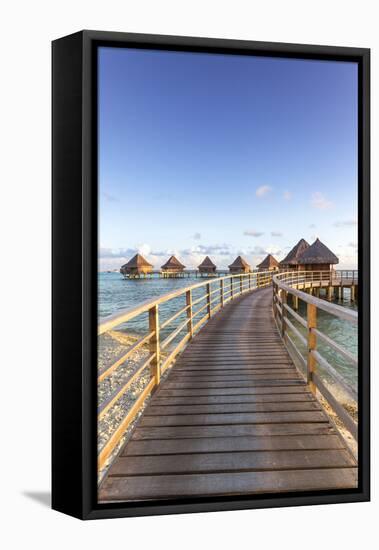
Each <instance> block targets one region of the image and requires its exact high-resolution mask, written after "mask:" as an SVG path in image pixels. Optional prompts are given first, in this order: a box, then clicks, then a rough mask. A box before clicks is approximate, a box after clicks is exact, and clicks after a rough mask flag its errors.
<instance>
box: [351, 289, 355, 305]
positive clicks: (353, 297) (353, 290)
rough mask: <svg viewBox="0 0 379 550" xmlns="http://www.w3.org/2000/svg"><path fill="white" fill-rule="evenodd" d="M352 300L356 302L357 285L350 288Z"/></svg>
mask: <svg viewBox="0 0 379 550" xmlns="http://www.w3.org/2000/svg"><path fill="white" fill-rule="evenodd" d="M350 300H351V301H352V302H355V285H351V287H350Z"/></svg>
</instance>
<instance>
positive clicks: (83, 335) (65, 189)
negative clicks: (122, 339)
mask: <svg viewBox="0 0 379 550" xmlns="http://www.w3.org/2000/svg"><path fill="white" fill-rule="evenodd" d="M101 45H102V46H104V45H108V46H113V47H133V48H147V49H163V50H180V51H196V52H208V53H209V52H217V53H226V54H230V55H234V54H239V55H261V56H275V57H289V58H303V59H323V60H340V61H355V62H357V63H358V80H359V94H358V97H359V125H358V128H359V150H358V173H359V201H358V208H359V228H358V237H359V257H358V265H359V272H360V285H359V303H360V307H359V329H358V342H359V369H360V370H359V380H360V382H359V418H360V422H359V465H360V466H359V486H358V488H357V489H356V490H339V491H323V492H322V493H320V492H318V493H315V492H313V493H312V492H309V493H301V494H300V493H296V494H295V493H293V494H280V495H279V494H278V495H262V496H259V497H255V496H254V497H252V496H246V497H245V496H238V497H222V498H217V499H215V498H212V499H209V498H208V499H199V498H196V499H177V500H174V501H164V502H162V501H157V502H155V501H149V502H140V503H134V504H132V505H128V504H127V503H123V504H107V505H105V504H102V505H100V504H98V503H97V483H96V481H97V467H96V456H97V453H96V448H97V433H96V376H95V372H96V369H95V367H94V365H95V364H96V354H97V348H96V334H97V330H96V328H97V307H96V306H97V302H96V300H97V280H96V277H97V157H96V150H97V149H96V148H97V122H96V121H97V89H96V71H97V64H96V50H97V48H98V47H99V46H101ZM52 61H53V66H52V93H53V112H52V114H53V124H52V137H53V145H52V156H53V169H52V180H53V199H52V210H53V226H52V230H53V266H52V277H53V295H52V298H53V312H52V316H53V319H52V320H53V331H52V338H53V355H52V375H53V383H52V440H53V443H52V507H53V508H54V509H55V510H58V511H61V512H64V513H66V514H69V515H72V516H75V517H77V518H81V519H97V518H115V517H123V516H144V515H155V514H176V513H192V512H205V511H218V510H242V509H253V508H267V507H281V506H300V505H310V504H328V503H342V502H359V501H367V500H369V499H370V50H369V49H363V48H347V47H336V46H314V45H300V44H283V43H268V42H254V41H241V40H223V39H222V40H219V39H208V38H193V37H191V38H189V37H180V36H158V35H145V34H130V33H117V32H102V31H81V32H78V33H76V34H72V35H70V36H66V37H63V38H61V39H58V40H55V41H54V42H53V44H52Z"/></svg>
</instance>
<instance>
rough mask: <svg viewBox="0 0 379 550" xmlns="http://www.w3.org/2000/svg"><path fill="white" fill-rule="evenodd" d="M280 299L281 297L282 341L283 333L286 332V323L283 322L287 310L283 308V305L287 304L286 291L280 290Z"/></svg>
mask: <svg viewBox="0 0 379 550" xmlns="http://www.w3.org/2000/svg"><path fill="white" fill-rule="evenodd" d="M281 297H282V330H281V334H282V338H283V339H284V336H285V332H286V322H285V319H284V318H285V317H287V310H286V308H285V305H286V304H287V291H286V290H282V293H281Z"/></svg>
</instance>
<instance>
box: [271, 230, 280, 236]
mask: <svg viewBox="0 0 379 550" xmlns="http://www.w3.org/2000/svg"><path fill="white" fill-rule="evenodd" d="M271 237H283V233H281V232H280V231H271Z"/></svg>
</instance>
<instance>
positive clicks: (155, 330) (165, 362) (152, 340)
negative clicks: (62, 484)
mask: <svg viewBox="0 0 379 550" xmlns="http://www.w3.org/2000/svg"><path fill="white" fill-rule="evenodd" d="M272 277H273V273H272V272H270V271H265V272H260V273H259V272H251V273H243V274H240V275H229V276H226V277H221V278H217V279H211V280H207V281H205V282H202V283H198V284H195V285H191V286H189V287H186V288H182V289H179V290H176V291H174V292H170V293H168V294H165V295H163V296H160V297H159V298H156V299H154V300H150V301H148V302H144V303H142V304H140V305H139V306H137V307H133V308H130V309H127V310H124V311H122V312H121V313H117V314H115V315H113V316H110V317H107V318H106V319H103V320H101V321H100V324H99V326H98V337H99V338H100V337H101V335H103V334H105V333H107V332H109V331H111V330H114V329H117V327H120V325H125V323H128V322H130V321H134V320H135V319H137V318H139V317H140V316H143V315H145V316H146V315H147V316H148V322H147V323H146V324H147V326H146V330H145V333H144V334H143V335H142V336H141V337H140V338H139V339H138V341H137V342H135V343H134V344H133V345H132V346H130V347H129V348H128V349H126V350H125V352H124V353H123V354H122V355H121V356H120V357H119V358H118V359H117V360H116V361H113V362H111V364H110V365H107V366H105V367H104V368H103V369H102V370H101V371H100V372H99V373H98V383H99V384H100V383H102V382H103V381H104V380H105V379H106V378H108V377H109V376H111V375H113V374H116V373H117V369H118V368H119V367H120V366H121V365H123V364H124V363H125V361H127V360H128V359H131V358H132V357H133V354H134V353H135V352H136V351H137V350H141V348H142V349H143V346H145V348H146V347H148V353H147V354H146V355H147V356H146V357H144V359H143V360H142V362H141V364H140V365H138V366H137V367H136V370H135V371H134V372H133V374H132V375H131V376H130V377H129V378H128V379H127V380H126V381H125V382H123V383H122V384H121V385H120V386H119V387H117V388H116V389H115V390H114V391H113V392H112V394H111V395H110V396H109V397H108V398H107V399H106V400H105V401H104V402H102V403H101V405H100V406H99V407H98V420H99V421H100V420H101V419H102V418H103V417H104V416H105V415H106V414H108V413H111V409H112V407H113V406H114V405H115V404H116V403H117V402H118V401H119V400H120V398H121V397H122V396H123V395H124V394H125V393H126V392H127V390H128V389H130V387H131V385H132V384H133V383H134V382H136V381H137V380H138V379H139V378H140V377H141V376H142V375H143V373H144V372H146V371H145V369H147V368H148V367H149V368H150V376H149V381H148V383H147V384H146V386H145V387H144V389H143V390H142V391H141V393H140V394H139V396H138V397H137V399H136V400H135V401H134V403H133V404H132V406H131V407H130V409H129V410H128V412H127V414H126V415H125V416H124V418H123V419H122V421H121V422H120V424H119V425H118V426H117V428H116V429H115V430H114V431H113V433H112V434H111V435H110V437H109V438H108V440H107V441H106V443H105V444H104V446H103V447H102V449H101V450H100V452H99V455H98V467H99V469H101V468H102V467H103V466H104V464H105V463H106V461H107V460H108V458H109V457H110V456H111V454H112V453H113V451H114V450H115V449H116V447H117V445H118V444H119V442H120V439H121V438H122V436H123V435H124V434H125V432H126V430H127V429H128V427H129V426H130V424H131V422H133V420H134V419H135V417H136V415H137V413H138V412H139V410H140V409H141V407H142V405H143V404H144V402H145V400H146V398H147V397H149V395H150V394H151V393H152V392H153V391H154V390H155V389H156V387H157V386H158V385H159V383H160V380H161V376H162V375H163V374H164V373H165V371H166V370H167V369H168V368H169V367H170V366H171V365H172V363H173V361H174V360H175V358H176V357H177V355H178V354H179V353H180V352H181V351H182V350H183V348H184V347H185V345H186V344H187V343H188V342H189V340H191V339H192V338H193V337H194V336H195V335H196V334H197V332H198V331H199V330H200V329H201V328H202V327H203V326H204V325H205V324H206V322H207V321H208V320H209V319H210V318H211V317H212V316H213V315H214V314H215V313H217V311H219V310H220V309H222V308H223V307H224V306H225V305H226V304H227V303H228V302H230V301H231V300H233V299H235V298H237V297H238V296H241V295H242V294H244V293H246V292H252V291H254V290H256V289H258V288H262V287H266V286H268V285H270V284H271V283H272ZM174 300H176V302H175V303H174V304H173V305H175V312H174V313H172V314H171V316H170V317H169V318H167V319H165V320H162V319H161V316H160V310H159V308H160V306H161V305H163V304H168V303H169V302H173V301H174ZM179 302H181V303H180V305H179ZM183 317H184V319H183ZM175 321H176V323H174V322H175ZM170 325H171V327H172V330H171V331H170V332H169V334H168V335H166V336H165V338H164V339H162V331H163V330H165V331H166V332H167V328H166V327H168V326H170ZM173 325H174V326H173ZM124 330H125V331H126V332H127V329H126V328H125V327H124Z"/></svg>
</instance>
